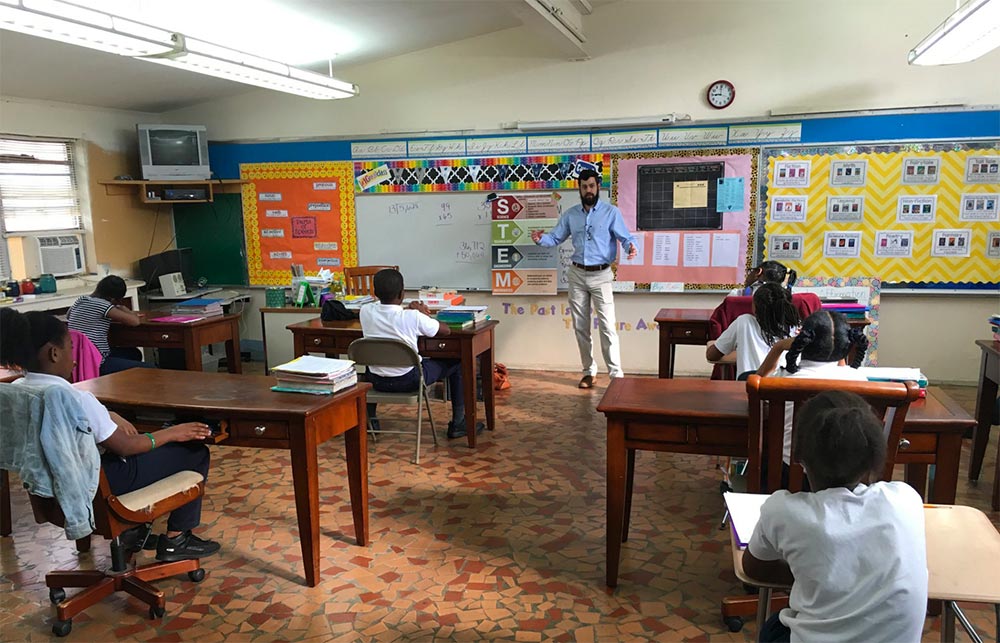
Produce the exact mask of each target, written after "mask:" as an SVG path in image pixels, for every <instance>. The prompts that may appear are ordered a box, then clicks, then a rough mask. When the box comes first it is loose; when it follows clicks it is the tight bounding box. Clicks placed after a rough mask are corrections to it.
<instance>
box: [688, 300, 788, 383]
mask: <svg viewBox="0 0 1000 643" xmlns="http://www.w3.org/2000/svg"><path fill="white" fill-rule="evenodd" d="M751 305H752V308H751V311H752V313H751V314H749V315H740V316H739V317H737V318H736V319H734V320H733V323H731V324H729V326H728V327H727V328H726V330H724V331H722V334H721V335H719V338H718V339H716V340H715V343H714V344H712V345H710V346H709V347H708V348H707V349H706V350H705V357H706V358H707V359H708V361H710V362H715V361H718V360H720V359H722V358H723V357H725V356H726V355H728V354H729V353H732V352H733V351H736V374H737V375H739V376H740V377H738V378H737V379H744V377H743V376H744V375H747V374H749V373H753V372H756V370H757V369H758V368H760V365H761V363H762V362H763V361H764V358H765V357H767V354H768V352H769V351H770V350H771V346H773V345H774V342H776V341H778V340H779V339H784V338H786V337H788V336H789V335H791V333H792V331H793V330H794V329H795V328H796V327H798V325H799V324H800V323H801V320H800V319H799V313H798V311H797V310H796V309H795V306H793V305H792V295H791V293H789V292H788V290H787V289H786V288H783V287H781V286H780V285H779V284H776V283H766V284H763V285H762V286H761V287H760V288H758V289H757V291H756V292H755V293H754V294H753V300H752V304H751Z"/></svg>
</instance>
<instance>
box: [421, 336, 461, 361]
mask: <svg viewBox="0 0 1000 643" xmlns="http://www.w3.org/2000/svg"><path fill="white" fill-rule="evenodd" d="M417 347H418V349H419V350H420V354H421V355H424V356H426V357H435V356H441V357H461V355H462V340H460V339H457V338H454V337H422V338H420V339H419V340H418V344H417Z"/></svg>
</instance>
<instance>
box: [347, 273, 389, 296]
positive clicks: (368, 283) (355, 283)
mask: <svg viewBox="0 0 1000 643" xmlns="http://www.w3.org/2000/svg"><path fill="white" fill-rule="evenodd" d="M386 268H391V269H393V270H399V266H353V267H350V268H344V289H345V291H346V292H345V293H344V294H347V295H374V294H375V286H374V284H373V283H372V279H374V278H375V274H376V273H377V272H378V271H379V270H385V269H386Z"/></svg>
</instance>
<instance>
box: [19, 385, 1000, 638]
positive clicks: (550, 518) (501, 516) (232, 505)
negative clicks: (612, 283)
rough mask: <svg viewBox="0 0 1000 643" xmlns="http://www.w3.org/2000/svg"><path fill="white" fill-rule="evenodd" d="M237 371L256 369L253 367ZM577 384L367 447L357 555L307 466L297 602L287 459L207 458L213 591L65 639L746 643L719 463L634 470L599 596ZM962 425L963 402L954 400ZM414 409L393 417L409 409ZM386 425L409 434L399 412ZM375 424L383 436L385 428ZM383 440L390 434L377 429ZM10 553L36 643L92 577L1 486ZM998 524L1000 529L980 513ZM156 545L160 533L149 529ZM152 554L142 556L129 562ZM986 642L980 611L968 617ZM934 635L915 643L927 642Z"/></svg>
mask: <svg viewBox="0 0 1000 643" xmlns="http://www.w3.org/2000/svg"><path fill="white" fill-rule="evenodd" d="M248 370H251V371H252V367H251V368H249V369H248ZM577 379H578V376H577V375H576V374H574V373H553V372H538V371H518V372H513V373H512V374H511V381H512V383H513V388H512V389H511V390H509V391H505V392H501V393H498V394H497V431H496V432H495V433H493V434H490V433H486V434H484V435H482V436H481V439H480V445H479V448H478V449H477V450H476V451H472V450H470V449H468V448H467V446H466V443H465V441H464V440H452V441H449V440H447V439H446V438H444V436H443V429H442V427H443V425H444V423H445V422H446V421H447V420H448V416H449V415H450V410H449V407H448V405H447V404H444V403H442V402H435V403H433V405H432V406H433V407H434V412H435V413H436V417H437V419H438V422H439V423H440V424H439V425H438V427H439V430H440V431H441V434H440V438H439V440H440V445H439V446H438V447H436V448H435V447H434V446H433V445H432V443H431V440H430V436H426V435H425V441H424V446H423V449H422V459H421V463H420V465H419V466H417V465H413V464H412V463H411V462H410V458H411V456H412V438H411V437H407V436H383V437H382V438H380V440H379V441H378V443H371V442H370V447H369V448H370V462H371V467H370V473H369V480H370V491H371V543H370V544H369V545H368V546H366V547H358V546H356V545H354V544H353V543H354V530H353V527H352V521H351V513H350V505H349V502H348V495H347V485H346V480H345V464H344V457H343V442H342V441H340V440H333V441H330V442H327V443H326V444H324V445H322V446H321V450H320V465H321V470H320V494H321V496H320V497H321V501H320V502H321V505H320V506H321V511H322V513H321V518H320V520H321V523H320V524H321V541H322V553H321V556H322V558H321V569H322V581H321V583H320V585H319V586H317V587H314V588H309V587H306V586H305V584H304V578H303V571H302V560H301V550H300V548H299V541H298V530H297V527H296V520H295V510H294V497H293V494H292V484H291V471H290V468H289V458H288V454H287V452H282V451H264V450H255V449H240V448H228V447H224V446H214V447H212V449H213V451H212V454H213V464H212V471H211V475H210V479H209V482H208V485H207V491H206V499H205V505H204V514H203V528H202V529H201V533H202V534H203V535H206V536H208V537H211V538H214V539H217V540H219V541H220V542H221V543H222V551H221V552H220V553H219V554H218V555H216V556H214V557H212V558H209V559H206V560H205V561H204V567H205V568H206V570H207V571H208V575H207V577H206V579H205V580H204V582H202V583H200V584H193V583H191V582H189V581H188V580H187V579H186V577H183V576H182V577H179V578H171V579H164V580H161V581H158V583H157V584H158V586H159V587H161V588H163V589H164V590H165V591H166V594H167V613H166V616H164V618H163V619H162V620H155V621H153V620H149V619H148V618H147V609H146V608H145V607H144V606H143V605H142V604H140V603H139V602H138V601H136V600H134V599H131V598H129V597H127V596H125V595H121V594H119V595H116V596H114V597H112V598H109V599H106V600H104V601H103V602H102V603H100V604H99V605H97V606H95V607H93V608H91V609H89V610H88V611H87V612H85V613H84V614H81V615H80V616H78V617H76V618H75V619H74V622H73V631H72V633H71V634H70V636H69V637H68V640H71V641H116V640H136V641H164V642H167V641H199V642H205V643H208V642H212V641H385V642H389V641H480V640H498V641H499V640H502V641H541V640H554V641H581V642H586V641H644V640H656V641H747V640H753V639H754V637H755V634H756V633H755V631H754V626H753V624H752V623H750V624H748V625H747V626H746V627H744V628H743V630H742V631H741V632H739V633H730V632H729V631H728V630H727V629H726V627H725V626H724V625H723V623H722V621H721V618H720V615H719V600H720V598H721V597H722V596H725V595H729V594H738V593H740V592H741V591H742V589H741V586H740V584H739V583H738V582H737V581H736V579H735V576H734V575H733V572H732V563H731V556H730V552H729V537H728V535H727V533H726V532H725V531H720V530H719V529H718V521H719V519H720V517H721V512H722V510H721V506H722V505H721V498H720V497H719V489H718V483H719V477H718V475H717V474H716V472H715V471H714V465H715V460H714V459H713V458H709V457H705V456H684V455H675V454H662V453H657V454H654V453H640V454H639V457H638V462H637V475H636V491H635V497H634V505H633V520H632V529H631V533H630V537H629V541H628V543H626V544H625V546H624V547H623V551H622V564H621V569H622V573H621V576H620V582H619V586H618V588H617V590H615V591H611V590H609V589H608V588H606V587H605V585H604V570H605V567H604V546H605V544H604V533H605V532H604V530H605V502H604V496H605V421H604V417H603V415H600V414H598V413H597V412H596V411H595V406H596V405H597V402H598V401H599V400H600V398H601V395H602V394H603V391H604V386H605V385H606V383H607V379H606V378H604V377H602V378H600V379H599V381H598V387H597V388H596V389H595V390H592V391H582V390H579V389H577V388H576V382H577ZM948 391H949V394H951V395H952V396H953V397H954V398H955V399H956V400H957V401H959V402H960V403H961V404H962V405H963V406H964V407H965V408H967V409H969V410H970V411H971V410H972V409H973V408H974V405H975V389H974V388H971V387H949V388H948ZM408 410H409V409H408V408H407V411H408ZM380 416H381V417H383V418H390V417H404V411H403V410H402V409H401V408H399V407H396V408H392V407H385V408H382V409H380ZM383 422H384V420H383ZM387 428H388V427H387ZM993 434H994V435H993V439H992V442H991V445H990V447H989V449H988V451H987V457H986V463H985V465H984V473H983V481H982V482H981V483H980V484H979V485H978V486H972V485H970V483H969V482H968V481H967V480H966V474H965V470H966V469H965V468H966V467H967V466H968V448H969V441H968V440H966V441H965V445H964V451H963V457H962V472H961V475H960V478H959V488H958V501H959V503H961V504H968V505H972V506H975V507H978V508H980V509H983V510H985V511H988V508H989V494H990V487H991V483H992V471H993V467H994V464H993V463H994V461H995V457H996V455H995V454H996V452H997V446H996V443H997V440H998V439H1000V436H998V434H1000V431H998V430H996V429H994V431H993ZM14 487H15V488H14V492H13V500H14V505H13V513H14V533H13V535H12V537H9V538H2V539H0V564H2V584H0V592H2V593H0V639H2V640H3V641H36V640H49V639H53V638H54V636H53V635H52V634H51V632H50V627H51V619H52V618H53V610H52V607H51V606H50V605H49V602H48V593H47V591H46V588H45V585H44V575H45V573H46V572H48V571H50V570H54V569H75V568H95V567H98V568H103V567H105V566H107V562H108V548H107V545H106V543H105V541H103V539H101V538H99V537H97V538H95V540H94V546H93V548H92V551H91V552H90V553H84V554H78V553H77V552H76V550H75V548H74V545H73V543H72V542H69V541H66V540H65V539H64V538H63V535H62V533H61V531H60V530H58V529H57V528H55V527H52V526H50V525H36V524H35V523H34V521H33V519H32V517H31V511H30V508H29V506H28V503H27V497H26V496H25V494H24V493H22V492H21V491H20V490H19V489H18V484H17V482H16V479H15V482H14ZM989 516H990V518H991V520H993V522H994V523H995V524H1000V514H998V513H990V514H989ZM161 528H162V526H161ZM144 557H148V554H144V555H140V556H139V560H140V561H142V560H143V558H144ZM967 614H969V616H970V617H971V619H972V620H973V622H974V624H975V625H976V626H977V627H978V629H979V631H980V634H981V635H983V636H984V637H992V636H993V633H994V632H995V625H994V617H993V611H992V609H991V608H987V607H985V606H976V605H969V606H968V610H967ZM938 627H939V619H937V618H928V620H927V623H926V627H925V639H926V640H934V641H936V640H938V639H939V636H940V634H939V632H938Z"/></svg>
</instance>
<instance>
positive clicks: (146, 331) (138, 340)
mask: <svg viewBox="0 0 1000 643" xmlns="http://www.w3.org/2000/svg"><path fill="white" fill-rule="evenodd" d="M183 340H184V334H183V332H182V331H179V330H176V329H170V328H162V329H161V328H141V327H135V328H128V327H117V328H116V327H114V326H113V327H112V330H111V332H110V334H109V341H110V343H111V345H112V346H163V347H166V346H171V345H172V346H183Z"/></svg>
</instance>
